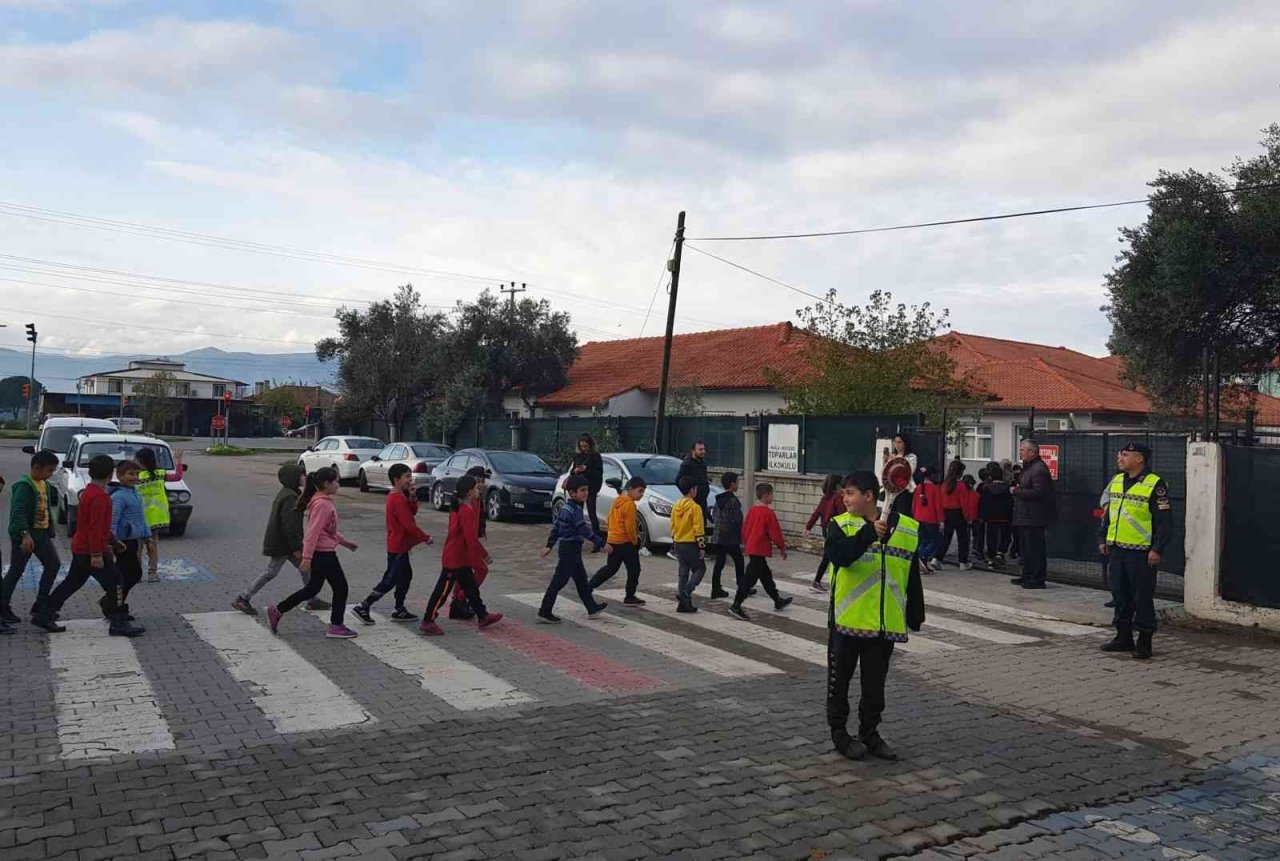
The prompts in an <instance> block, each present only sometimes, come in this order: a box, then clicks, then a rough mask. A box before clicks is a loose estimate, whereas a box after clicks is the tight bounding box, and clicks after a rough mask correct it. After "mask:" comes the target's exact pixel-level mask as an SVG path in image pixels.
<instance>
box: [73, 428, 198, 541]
mask: <svg viewBox="0 0 1280 861" xmlns="http://www.w3.org/2000/svg"><path fill="white" fill-rule="evenodd" d="M144 448H149V449H151V450H152V451H154V452H155V455H156V466H157V467H158V468H159V469H163V470H168V471H172V470H173V468H174V462H173V450H172V449H170V448H169V444H168V443H167V442H165V441H164V440H162V439H156V438H155V437H151V436H142V435H141V434H101V435H98V434H94V435H92V436H89V435H84V434H78V435H76V436H74V437H72V438H71V445H70V450H69V451H68V452H67V456H66V457H65V458H63V460H62V463H61V465H60V466H59V467H58V471H57V472H55V473H54V477H53V480H54V481H55V482H56V486H57V487H58V489H59V490H60V491H61V492H60V493H59V494H58V522H59V523H65V524H67V533H68V534H70V535H74V534H75V531H76V508H77V506H78V505H79V503H80V493H81V492H82V491H83V490H84V489H85V487H86V486H87V485H88V484H89V461H90V460H91V459H93V458H95V457H97V456H98V455H100V454H108V455H111V459H112V460H114V461H115V462H116V463H120V461H122V460H137V459H138V457H137V456H138V451H139V450H140V449H144ZM187 468H188V469H190V467H187ZM112 478H113V480H114V476H112ZM165 491H166V492H167V493H168V496H169V528H168V534H169V535H182V534H183V533H185V532H186V531H187V522H188V521H190V520H191V511H192V506H191V488H189V487H187V482H186V480H185V479H179V480H178V481H168V482H165Z"/></svg>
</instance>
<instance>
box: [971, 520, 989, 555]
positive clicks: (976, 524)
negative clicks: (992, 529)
mask: <svg viewBox="0 0 1280 861" xmlns="http://www.w3.org/2000/svg"><path fill="white" fill-rule="evenodd" d="M986 539H987V525H986V524H985V523H983V522H982V521H981V520H975V521H973V522H972V523H970V524H969V547H970V548H971V549H972V551H973V558H974V559H985V558H986V556H987V553H986V546H987V540H986Z"/></svg>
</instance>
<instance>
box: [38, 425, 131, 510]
mask: <svg viewBox="0 0 1280 861" xmlns="http://www.w3.org/2000/svg"><path fill="white" fill-rule="evenodd" d="M118 433H120V430H119V429H118V428H117V427H116V426H115V425H114V424H112V423H111V422H110V421H108V420H107V419H90V418H85V417H84V416H50V417H49V418H47V419H45V420H44V424H42V425H40V438H39V439H38V440H36V443H35V445H24V446H23V447H22V450H23V451H24V452H26V453H27V454H35V453H36V452H38V451H51V452H53V453H54V454H55V455H56V456H57V458H58V463H59V464H61V463H62V461H63V460H64V459H65V458H66V456H67V451H68V449H70V448H71V439H72V438H73V437H74V436H76V434H84V435H88V434H118ZM65 478H66V476H65V475H64V474H63V472H62V470H61V469H59V470H58V471H57V472H55V473H54V474H53V478H51V479H50V481H52V482H53V486H54V487H56V488H57V489H58V495H59V496H63V497H65V496H66V495H67V486H66V484H65V483H64V481H63V480H64V479H65ZM63 522H64V523H65V522H66V521H63Z"/></svg>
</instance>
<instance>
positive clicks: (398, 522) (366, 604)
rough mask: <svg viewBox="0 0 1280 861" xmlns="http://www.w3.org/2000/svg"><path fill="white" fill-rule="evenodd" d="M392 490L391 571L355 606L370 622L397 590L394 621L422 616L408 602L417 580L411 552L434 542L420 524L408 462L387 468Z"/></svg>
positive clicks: (389, 519) (389, 516) (389, 521)
mask: <svg viewBox="0 0 1280 861" xmlns="http://www.w3.org/2000/svg"><path fill="white" fill-rule="evenodd" d="M387 478H388V479H389V480H390V481H391V492H390V493H388V494H387V570H386V572H385V573H384V574H383V575H382V579H381V580H380V581H378V585H377V586H374V587H373V591H372V592H370V593H369V595H368V597H367V598H365V599H364V600H363V601H361V602H360V603H359V604H356V605H355V606H354V607H352V608H351V612H352V613H354V614H355V616H356V618H357V619H359V620H360V621H361V622H364V623H365V624H366V625H372V624H373V614H372V613H370V612H369V610H370V608H371V607H373V605H374V603H375V602H377V601H378V600H379V599H381V598H382V596H383V595H385V594H387V593H388V592H390V591H391V590H392V589H395V590H396V608H395V610H394V611H393V612H392V613H391V621H393V622H416V621H417V620H418V617H417V616H415V615H414V614H413V613H410V612H409V610H408V608H407V607H405V605H404V599H405V596H406V595H408V594H409V584H410V583H412V582H413V565H411V564H410V562H409V552H410V551H411V550H413V548H414V547H417V546H418V545H419V544H430V543H431V536H430V535H428V534H427V533H425V532H423V531H422V530H421V529H420V528H419V527H418V521H417V520H415V519H414V518H416V517H417V516H418V498H417V491H416V490H414V487H413V470H411V469H410V468H409V465H408V464H407V463H397V464H394V465H393V466H392V467H391V469H389V470H387Z"/></svg>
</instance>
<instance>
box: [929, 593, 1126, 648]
mask: <svg viewBox="0 0 1280 861" xmlns="http://www.w3.org/2000/svg"><path fill="white" fill-rule="evenodd" d="M924 604H925V607H929V606H931V605H933V606H938V607H943V608H945V609H948V610H955V611H956V612H957V613H965V614H967V615H970V616H979V617H981V618H983V619H991V620H992V621H996V622H1004V623H1006V624H1009V625H1017V626H1018V627H1020V628H1031V629H1032V630H1036V631H1045V632H1047V633H1050V634H1062V635H1064V636H1068V637H1082V636H1085V635H1087V634H1097V633H1099V632H1100V631H1101V629H1100V628H1094V627H1091V626H1089V625H1077V624H1076V623H1075V622H1063V621H1062V620H1060V619H1055V618H1053V617H1052V616H1046V615H1044V614H1043V613H1037V612H1035V611H1034V610H1024V609H1022V608H1021V607H1010V606H1008V605H1006V604H993V603H989V602H987V601H979V600H977V599H975V598H965V597H963V596H960V595H952V594H951V593H949V592H939V591H937V590H935V589H930V590H927V591H926V592H925V593H924Z"/></svg>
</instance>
